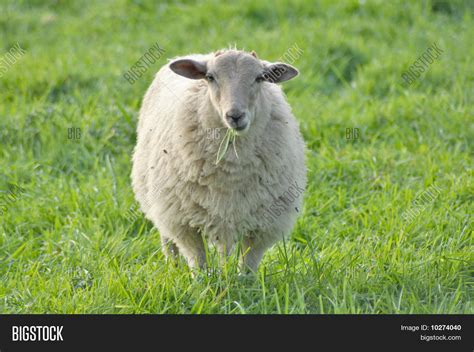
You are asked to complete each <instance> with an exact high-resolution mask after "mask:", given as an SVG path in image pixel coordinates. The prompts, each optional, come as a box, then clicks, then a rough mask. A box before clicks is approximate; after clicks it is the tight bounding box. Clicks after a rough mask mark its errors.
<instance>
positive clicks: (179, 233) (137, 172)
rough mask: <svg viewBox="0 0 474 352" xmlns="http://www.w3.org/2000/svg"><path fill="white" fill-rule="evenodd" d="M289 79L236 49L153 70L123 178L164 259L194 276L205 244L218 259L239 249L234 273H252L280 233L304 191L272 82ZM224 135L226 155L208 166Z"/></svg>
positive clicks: (296, 138) (295, 137)
mask: <svg viewBox="0 0 474 352" xmlns="http://www.w3.org/2000/svg"><path fill="white" fill-rule="evenodd" d="M297 75H298V71H297V70H296V69H295V68H294V67H292V66H290V65H288V64H285V63H279V62H277V63H270V62H268V61H263V60H260V59H259V58H258V57H257V55H256V54H255V52H251V53H249V52H245V51H240V50H236V49H224V50H220V51H218V52H215V53H210V54H206V55H202V54H193V55H189V56H184V57H178V58H175V59H174V60H172V61H171V62H169V63H168V64H166V65H165V66H163V67H162V68H161V69H160V70H159V71H158V73H157V74H156V76H155V79H154V80H153V82H152V84H151V86H150V87H149V89H148V91H147V92H146V94H145V97H144V99H143V102H142V107H141V109H140V113H139V120H138V127H137V143H136V146H135V149H134V153H133V167H132V174H131V178H132V187H133V191H134V193H135V197H136V199H137V201H138V203H139V204H140V208H141V210H142V211H143V213H144V214H145V216H146V218H148V219H149V220H151V221H152V222H153V224H154V226H155V227H156V228H157V229H158V231H159V233H160V237H161V243H162V250H163V252H164V254H165V256H166V258H176V256H178V255H179V254H180V255H182V256H184V258H185V259H186V261H187V263H188V266H189V267H190V268H192V269H199V268H203V267H205V266H206V248H205V244H211V245H213V246H214V247H215V248H217V250H218V253H219V257H220V258H224V261H225V258H226V257H227V256H229V255H230V254H231V253H232V252H233V250H234V249H235V247H236V245H237V244H239V248H240V254H239V266H240V268H241V269H242V270H245V271H251V272H255V271H256V270H257V269H258V266H259V263H260V261H261V259H262V257H263V254H264V252H265V251H266V250H267V249H269V248H270V247H271V246H272V245H274V244H275V243H276V242H278V241H279V240H282V239H284V238H285V236H288V235H289V234H290V232H291V230H292V228H293V226H294V224H295V222H296V219H297V216H298V214H299V213H300V212H301V205H302V201H303V192H304V189H305V187H306V166H305V144H304V141H303V138H302V136H301V134H300V131H299V127H298V123H297V120H296V119H295V118H294V116H293V114H292V112H291V108H290V106H289V104H288V103H287V102H286V99H285V96H284V94H283V92H282V90H281V88H280V87H279V86H278V85H277V84H276V83H280V82H284V81H288V80H290V79H292V78H293V77H295V76H297ZM228 129H231V130H232V131H233V132H235V134H236V135H237V136H236V138H235V140H234V145H233V147H234V148H229V150H228V151H227V152H226V153H225V154H224V156H223V158H222V160H220V161H219V162H216V155H217V153H218V151H219V146H222V139H223V138H225V136H224V135H225V133H224V132H225V131H228ZM209 131H215V132H216V133H212V134H210V133H209ZM213 137H215V138H213ZM234 149H235V150H234ZM248 269H250V270H248Z"/></svg>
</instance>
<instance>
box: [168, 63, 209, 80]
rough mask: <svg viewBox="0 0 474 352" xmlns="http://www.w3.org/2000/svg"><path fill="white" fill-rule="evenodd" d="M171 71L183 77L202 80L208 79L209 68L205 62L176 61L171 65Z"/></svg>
mask: <svg viewBox="0 0 474 352" xmlns="http://www.w3.org/2000/svg"><path fill="white" fill-rule="evenodd" d="M170 69H171V70H172V71H173V72H174V73H176V74H178V75H180V76H183V77H186V78H190V79H201V78H204V77H206V73H207V67H206V63H205V62H199V61H194V60H190V59H182V60H176V61H173V62H172V63H170Z"/></svg>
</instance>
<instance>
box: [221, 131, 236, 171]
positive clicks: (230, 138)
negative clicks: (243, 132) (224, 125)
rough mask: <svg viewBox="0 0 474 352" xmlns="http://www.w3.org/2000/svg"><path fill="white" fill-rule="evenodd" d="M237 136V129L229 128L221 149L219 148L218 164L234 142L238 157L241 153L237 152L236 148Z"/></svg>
mask: <svg viewBox="0 0 474 352" xmlns="http://www.w3.org/2000/svg"><path fill="white" fill-rule="evenodd" d="M236 138H237V131H236V130H234V129H233V128H228V129H227V131H226V133H225V136H224V138H223V139H222V141H221V144H220V145H219V149H218V150H217V158H216V165H217V164H219V162H220V161H221V160H222V158H224V155H225V154H226V153H227V149H229V145H230V144H231V143H232V145H233V146H234V152H235V155H236V156H237V158H238V157H239V155H238V154H237V149H235V139H236Z"/></svg>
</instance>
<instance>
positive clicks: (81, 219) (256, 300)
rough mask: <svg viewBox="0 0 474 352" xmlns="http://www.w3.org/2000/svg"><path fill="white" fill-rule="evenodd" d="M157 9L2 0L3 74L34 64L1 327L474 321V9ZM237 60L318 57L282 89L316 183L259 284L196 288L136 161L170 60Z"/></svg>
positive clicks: (1, 196) (7, 148)
mask: <svg viewBox="0 0 474 352" xmlns="http://www.w3.org/2000/svg"><path fill="white" fill-rule="evenodd" d="M159 3H160V4H157V2H155V1H151V0H150V1H145V0H136V1H125V0H121V1H90V2H83V1H59V0H58V1H39V0H37V1H10V0H9V1H2V4H1V5H0V7H1V9H0V33H1V35H0V60H1V58H3V57H4V56H5V55H6V54H7V52H8V51H9V50H10V48H12V47H14V46H15V45H16V44H17V43H19V45H20V46H21V48H22V49H23V50H24V53H22V55H20V56H19V58H18V60H16V62H15V63H14V64H12V65H9V66H8V67H6V70H1V71H0V72H2V73H1V77H0V99H1V101H0V192H1V193H0V204H1V205H2V208H0V210H1V212H0V214H2V215H1V218H0V312H2V313H474V307H473V297H474V287H473V282H474V278H473V272H474V254H473V253H474V251H473V249H474V246H473V228H472V213H473V198H474V197H473V194H474V188H473V170H472V165H473V145H472V143H473V141H474V133H473V132H474V119H473V116H474V104H473V101H474V66H473V62H474V45H473V38H474V5H473V2H472V1H469V0H466V1H406V2H405V1H390V2H388V1H370V0H367V1H340V2H339V1H338V2H333V1H329V0H328V1H316V2H313V1H288V2H286V1H268V2H264V1H255V0H246V1H242V2H240V3H239V4H237V3H236V4H227V5H225V4H224V3H223V2H219V1H210V2H197V1H181V2H179V3H174V2H171V1H170V2H165V1H163V2H161V1H160V2H159ZM157 42H158V43H159V45H160V47H162V48H163V49H164V50H165V53H164V55H163V56H162V58H161V59H160V60H159V61H158V62H157V63H155V64H154V65H152V66H151V67H150V68H149V69H148V70H147V72H146V73H145V74H144V75H143V76H142V77H141V78H140V79H138V80H137V82H136V83H134V84H130V83H129V82H127V80H125V79H124V77H123V74H124V73H125V72H126V71H127V70H129V69H130V67H131V66H132V65H133V64H134V63H135V62H136V61H137V60H139V59H140V57H141V56H142V55H143V54H144V53H145V52H146V51H147V50H148V48H150V47H151V46H152V45H154V44H155V43H157ZM433 43H436V45H437V46H438V47H439V48H441V50H442V54H441V55H440V56H439V57H438V58H437V59H436V60H434V62H432V63H430V64H429V65H428V67H426V68H425V72H423V73H422V74H421V75H420V77H418V78H417V80H416V81H415V82H413V83H412V84H410V85H406V84H404V80H403V79H402V74H404V73H405V72H406V71H407V70H408V69H409V67H410V65H413V64H414V62H415V61H416V60H417V59H418V58H419V57H420V55H422V54H423V53H424V52H425V51H426V50H427V48H429V47H430V46H431V45H433ZM234 44H235V45H237V47H238V48H244V49H246V50H252V49H254V50H256V51H257V53H258V55H259V57H261V58H264V59H267V60H270V61H277V60H278V59H279V58H280V57H282V56H283V55H284V54H285V52H286V51H287V50H288V49H289V48H291V47H292V46H294V45H297V46H298V47H299V48H301V49H302V50H303V53H302V55H300V56H299V57H298V58H297V60H296V61H295V62H293V63H292V64H293V65H294V66H295V67H297V68H298V69H299V70H300V73H301V74H300V76H299V77H298V78H297V79H294V80H292V81H291V82H288V83H286V84H285V86H284V89H285V92H286V93H287V96H288V100H289V102H290V104H291V105H292V107H293V111H294V114H295V116H296V117H297V119H298V120H299V121H300V126H301V131H302V133H303V136H304V138H305V141H306V143H307V165H308V168H309V173H308V179H309V185H308V188H307V191H306V194H305V205H304V210H303V213H302V216H301V217H300V218H299V220H298V222H297V225H296V227H295V229H294V231H293V233H292V236H291V238H290V239H289V240H288V241H287V242H286V243H281V244H280V245H278V246H276V247H274V248H273V249H272V250H271V251H269V252H268V254H267V255H266V256H265V258H264V261H263V263H262V266H261V267H260V271H259V273H258V275H257V277H256V278H252V277H246V276H243V277H242V276H239V275H238V274H237V271H236V268H235V263H234V261H235V260H234V261H233V260H231V261H230V262H229V264H228V265H227V266H226V267H225V268H224V270H223V271H222V272H221V273H218V272H210V273H209V274H208V275H206V274H201V275H199V276H198V278H197V279H196V280H195V279H193V278H192V277H191V276H190V272H189V269H188V268H187V267H186V265H185V264H184V262H183V261H181V262H180V263H179V264H178V265H177V266H175V265H173V264H172V263H169V262H166V260H165V259H164V257H163V254H162V253H161V250H160V239H159V233H158V232H157V231H156V230H155V229H153V227H152V225H151V223H150V222H148V221H146V220H145V219H144V218H143V216H141V215H140V216H138V217H136V218H135V217H133V218H132V219H130V216H127V214H129V209H131V208H132V209H133V208H134V206H135V202H134V197H133V193H132V190H131V185H130V177H129V175H130V170H131V161H130V156H131V152H132V149H133V146H134V143H135V127H136V123H137V115H138V109H139V107H140V103H141V98H142V96H143V94H144V92H145V90H146V88H147V87H148V85H149V84H150V83H151V80H152V78H153V75H154V73H155V72H156V71H157V70H158V69H159V67H160V66H161V65H162V64H164V63H165V62H166V59H167V58H172V57H174V56H176V55H182V54H187V53H191V52H209V51H213V50H216V49H219V48H222V47H227V46H228V45H234ZM0 62H1V61H0ZM348 131H349V132H351V131H352V132H354V134H352V135H350V133H349V134H348ZM73 132H74V133H73ZM75 132H77V133H75ZM79 132H80V133H79ZM351 137H352V138H351ZM356 137H358V138H356ZM15 185H16V186H15ZM428 194H430V195H431V197H427V195H428ZM407 214H410V215H409V216H407Z"/></svg>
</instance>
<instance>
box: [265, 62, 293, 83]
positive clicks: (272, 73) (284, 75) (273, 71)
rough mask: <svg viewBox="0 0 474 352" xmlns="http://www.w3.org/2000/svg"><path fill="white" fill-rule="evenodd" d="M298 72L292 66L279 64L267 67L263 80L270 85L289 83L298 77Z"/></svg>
mask: <svg viewBox="0 0 474 352" xmlns="http://www.w3.org/2000/svg"><path fill="white" fill-rule="evenodd" d="M298 73H299V72H298V70H297V69H296V68H294V67H293V66H291V65H288V64H284V63H281V62H277V63H274V64H270V65H267V66H266V67H265V72H264V73H263V78H264V79H265V81H267V82H270V83H280V82H285V81H289V80H290V79H292V78H293V77H296V76H298Z"/></svg>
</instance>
